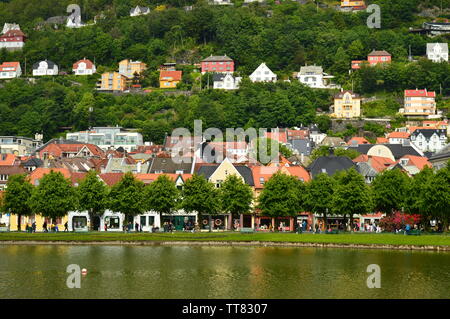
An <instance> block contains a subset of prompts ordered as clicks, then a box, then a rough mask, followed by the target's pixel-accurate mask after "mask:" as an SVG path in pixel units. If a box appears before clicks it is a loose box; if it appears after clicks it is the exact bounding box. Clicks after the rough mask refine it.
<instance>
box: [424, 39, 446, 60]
mask: <svg viewBox="0 0 450 319" xmlns="http://www.w3.org/2000/svg"><path fill="white" fill-rule="evenodd" d="M427 58H428V59H429V60H431V61H433V62H437V63H439V62H443V61H445V62H448V43H427Z"/></svg>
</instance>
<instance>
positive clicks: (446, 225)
mask: <svg viewBox="0 0 450 319" xmlns="http://www.w3.org/2000/svg"><path fill="white" fill-rule="evenodd" d="M442 228H443V229H442V230H443V231H444V233H447V232H448V218H446V217H445V216H444V218H442Z"/></svg>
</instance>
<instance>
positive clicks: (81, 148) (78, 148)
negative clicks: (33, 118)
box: [39, 143, 104, 159]
mask: <svg viewBox="0 0 450 319" xmlns="http://www.w3.org/2000/svg"><path fill="white" fill-rule="evenodd" d="M103 154H104V152H103V151H102V149H101V148H99V147H98V146H96V145H94V144H85V143H73V144H63V143H61V144H58V143H50V144H47V145H45V146H44V147H42V148H41V149H40V150H39V158H41V159H46V158H57V157H102V156H103Z"/></svg>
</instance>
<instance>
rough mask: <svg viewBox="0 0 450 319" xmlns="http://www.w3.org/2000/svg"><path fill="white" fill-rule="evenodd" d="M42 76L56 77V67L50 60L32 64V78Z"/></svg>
mask: <svg viewBox="0 0 450 319" xmlns="http://www.w3.org/2000/svg"><path fill="white" fill-rule="evenodd" d="M43 75H58V66H57V65H56V64H55V63H54V62H52V61H50V60H44V61H40V62H37V63H35V64H33V76H43Z"/></svg>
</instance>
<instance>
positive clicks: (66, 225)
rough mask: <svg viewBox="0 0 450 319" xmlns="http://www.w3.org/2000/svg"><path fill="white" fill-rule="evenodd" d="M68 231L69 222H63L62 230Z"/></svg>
mask: <svg viewBox="0 0 450 319" xmlns="http://www.w3.org/2000/svg"><path fill="white" fill-rule="evenodd" d="M68 231H69V223H68V222H65V223H64V232H68Z"/></svg>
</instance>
